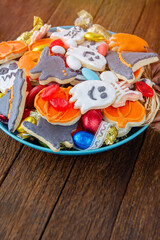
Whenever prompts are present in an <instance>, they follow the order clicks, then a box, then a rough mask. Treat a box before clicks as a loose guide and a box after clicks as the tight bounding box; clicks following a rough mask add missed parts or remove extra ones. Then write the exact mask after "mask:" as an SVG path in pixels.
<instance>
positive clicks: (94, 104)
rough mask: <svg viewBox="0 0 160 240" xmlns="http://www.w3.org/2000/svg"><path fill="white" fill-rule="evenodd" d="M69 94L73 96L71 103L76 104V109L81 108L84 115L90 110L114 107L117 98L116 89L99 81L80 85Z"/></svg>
mask: <svg viewBox="0 0 160 240" xmlns="http://www.w3.org/2000/svg"><path fill="white" fill-rule="evenodd" d="M69 93H70V94H71V95H73V96H72V97H71V98H70V102H75V104H74V108H80V110H81V113H82V114H84V113H85V112H87V111H88V110H90V109H103V108H106V106H110V105H112V103H113V102H114V100H115V97H116V93H115V88H114V87H113V86H112V85H111V84H110V83H106V82H102V81H99V80H90V81H85V82H82V83H79V84H77V85H76V86H74V87H73V88H72V89H71V90H70V92H69Z"/></svg>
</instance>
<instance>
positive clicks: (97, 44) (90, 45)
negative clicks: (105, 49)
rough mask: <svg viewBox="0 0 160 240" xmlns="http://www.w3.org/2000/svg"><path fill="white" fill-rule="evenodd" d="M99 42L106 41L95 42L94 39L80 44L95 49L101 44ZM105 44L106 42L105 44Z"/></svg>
mask: <svg viewBox="0 0 160 240" xmlns="http://www.w3.org/2000/svg"><path fill="white" fill-rule="evenodd" d="M101 44H106V42H104V41H98V42H95V41H84V42H83V43H82V44H81V46H83V47H87V48H88V49H92V50H94V51H97V49H98V47H99V46H100V45H101ZM106 45H107V44H106Z"/></svg>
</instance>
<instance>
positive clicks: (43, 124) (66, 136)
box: [22, 118, 77, 152]
mask: <svg viewBox="0 0 160 240" xmlns="http://www.w3.org/2000/svg"><path fill="white" fill-rule="evenodd" d="M22 126H23V128H24V130H25V131H26V132H28V133H29V134H31V135H32V136H34V137H36V138H38V139H39V140H40V141H42V142H43V143H45V144H47V146H48V147H49V148H51V149H52V150H53V151H54V152H58V151H59V150H60V143H63V144H64V145H65V146H66V147H68V148H71V147H72V146H73V139H72V136H71V133H72V132H73V131H74V130H75V129H76V128H77V123H75V124H73V125H71V126H57V125H55V126H54V125H52V124H50V123H49V122H47V120H45V119H43V118H40V119H39V121H38V125H35V124H33V123H30V122H27V121H24V122H23V124H22Z"/></svg>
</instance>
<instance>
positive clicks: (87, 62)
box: [66, 46, 106, 71]
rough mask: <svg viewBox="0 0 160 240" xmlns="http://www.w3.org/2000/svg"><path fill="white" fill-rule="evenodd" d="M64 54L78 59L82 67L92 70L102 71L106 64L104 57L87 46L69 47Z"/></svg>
mask: <svg viewBox="0 0 160 240" xmlns="http://www.w3.org/2000/svg"><path fill="white" fill-rule="evenodd" d="M66 55H71V56H74V57H76V58H77V59H79V61H80V62H81V64H82V66H83V67H87V68H89V69H91V70H94V71H103V70H104V69H105V65H106V59H105V57H104V56H102V55H101V54H99V53H98V52H97V51H96V50H93V49H90V48H88V47H83V46H79V47H77V48H76V47H75V48H74V47H73V48H69V49H68V51H67V53H66Z"/></svg>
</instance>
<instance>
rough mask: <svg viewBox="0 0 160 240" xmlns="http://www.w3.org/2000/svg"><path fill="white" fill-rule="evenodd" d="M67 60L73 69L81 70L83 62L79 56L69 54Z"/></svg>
mask: <svg viewBox="0 0 160 240" xmlns="http://www.w3.org/2000/svg"><path fill="white" fill-rule="evenodd" d="M66 62H67V65H68V66H69V67H70V68H71V69H73V70H75V71H76V70H79V69H80V68H81V66H82V65H81V62H80V61H79V59H78V58H76V57H74V56H68V57H67V58H66Z"/></svg>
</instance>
